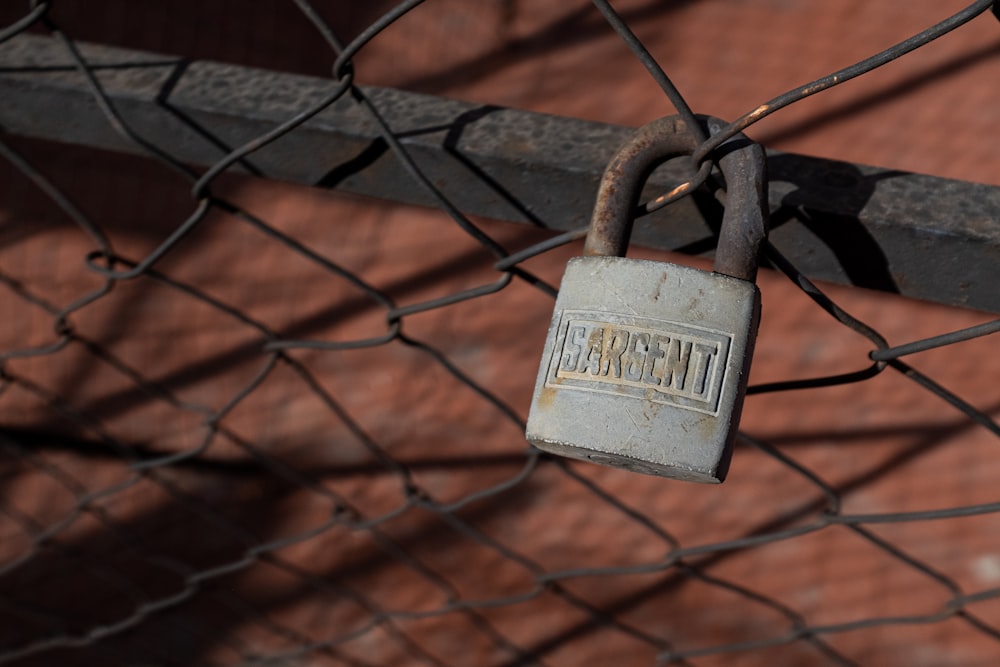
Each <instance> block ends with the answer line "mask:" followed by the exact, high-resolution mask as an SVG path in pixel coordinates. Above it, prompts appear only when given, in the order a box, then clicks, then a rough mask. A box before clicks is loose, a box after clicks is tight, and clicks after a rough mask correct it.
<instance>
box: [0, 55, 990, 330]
mask: <svg viewBox="0 0 1000 667" xmlns="http://www.w3.org/2000/svg"><path fill="white" fill-rule="evenodd" d="M82 51H83V53H84V55H85V57H86V58H87V59H88V62H90V63H92V64H93V65H94V66H96V67H98V68H99V69H98V71H97V75H98V78H99V80H100V81H101V83H102V85H103V86H104V88H105V90H106V91H107V93H108V95H109V96H110V98H111V99H112V101H113V102H114V104H115V106H116V108H117V109H118V110H119V111H120V112H121V114H122V116H123V117H124V118H125V119H126V120H127V121H128V122H129V123H130V124H131V125H132V126H133V127H134V128H135V130H136V131H137V132H139V133H140V134H141V135H142V136H143V137H144V138H146V139H148V140H149V141H150V142H152V143H154V144H157V145H160V146H163V147H164V148H166V149H168V150H169V152H170V153H171V154H172V155H175V156H176V157H178V158H179V159H181V160H183V161H185V162H188V163H191V164H197V165H206V164H211V163H214V162H216V161H217V160H219V159H220V158H221V157H222V156H223V155H224V154H225V153H226V152H227V150H228V149H230V148H233V147H236V146H239V145H241V144H243V143H245V142H247V141H249V140H251V139H253V138H255V137H257V136H259V135H261V134H263V133H264V132H266V131H268V130H271V129H273V128H274V127H275V126H276V125H277V124H278V123H280V122H281V121H284V120H287V119H288V118H290V117H292V116H294V115H295V114H297V113H299V112H301V111H302V110H303V109H306V108H307V107H309V106H310V105H312V104H315V103H316V102H317V101H318V100H320V99H322V98H323V96H324V95H326V94H328V93H329V91H330V90H331V89H332V88H333V86H334V85H335V82H332V81H329V80H325V79H318V78H314V77H305V76H298V75H291V74H285V73H280V72H270V71H263V70H255V69H250V68H245V67H237V66H232V65H224V64H219V63H211V62H188V61H185V60H183V59H180V58H177V57H173V56H161V55H156V54H150V53H144V52H135V51H127V50H122V49H112V48H107V47H100V46H89V45H82ZM365 91H366V94H368V95H369V96H370V98H371V99H372V101H373V102H374V103H375V105H376V106H377V107H378V108H379V109H380V111H381V112H382V114H383V115H384V117H385V118H386V120H387V121H388V123H389V125H390V126H391V127H392V128H393V130H394V131H395V132H397V133H399V134H400V135H401V136H402V137H403V143H404V145H405V146H406V147H407V149H408V150H409V151H410V152H411V153H412V155H413V157H414V159H415V160H416V161H417V164H418V165H419V166H420V168H421V169H422V170H424V171H425V173H427V174H428V176H429V177H430V179H431V181H432V182H433V183H435V184H436V185H437V186H438V187H439V188H440V189H441V190H442V191H443V192H444V193H445V194H446V195H447V196H448V198H449V199H450V200H451V201H452V202H453V203H454V204H455V205H456V206H457V207H458V208H459V209H460V210H463V211H466V212H468V213H472V214H477V215H482V216H485V217H491V218H496V219H503V220H513V221H520V222H528V223H531V224H535V225H539V226H543V227H548V228H552V229H558V230H568V229H574V228H578V227H582V226H583V225H585V224H586V223H587V220H588V219H589V216H590V211H591V207H592V203H593V201H594V199H593V193H596V191H597V185H598V182H599V179H600V176H601V173H602V171H603V169H604V167H605V165H606V164H607V162H608V160H609V159H610V157H611V156H612V155H613V154H614V152H615V150H616V148H617V147H618V146H619V145H620V144H621V143H622V142H623V141H624V140H625V139H626V138H627V137H628V136H629V134H630V133H631V132H632V130H630V129H629V128H623V127H617V126H610V125H602V124H598V123H590V122H585V121H580V120H575V119H569V118H560V117H556V116H550V115H545V114H537V113H529V112H524V111H517V110H513V109H503V108H497V107H491V106H482V105H475V104H470V103H466V102H458V101H454V100H447V99H442V98H437V97H430V96H425V95H417V94H412V93H405V92H402V91H396V90H385V89H370V88H366V89H365ZM0 126H2V127H3V129H4V130H5V131H7V132H13V133H17V134H23V135H27V136H32V137H39V138H43V139H50V140H55V141H61V142H68V143H77V144H84V145H88V146H95V147H100V148H105V149H111V150H121V151H131V152H137V151H139V148H138V147H137V146H136V145H135V144H134V143H132V142H130V141H128V140H126V139H124V138H123V137H122V136H120V135H119V134H118V133H117V132H116V131H115V130H114V128H113V127H112V126H111V125H110V124H108V122H107V120H106V118H105V117H104V115H103V114H102V113H101V111H100V109H99V107H98V105H97V104H96V103H95V101H94V98H93V96H92V94H91V92H90V90H89V89H88V87H87V85H86V81H85V79H84V77H83V76H82V75H81V74H80V73H78V72H77V71H76V70H75V69H74V67H73V65H72V61H71V59H70V57H69V55H68V54H67V53H66V52H65V50H64V49H63V47H62V46H61V45H59V44H58V43H57V42H56V41H55V40H53V39H52V38H47V37H39V36H34V35H19V36H18V37H15V38H13V39H11V40H9V41H8V42H5V43H3V44H0ZM245 164H246V165H248V166H250V167H251V168H252V169H254V170H256V171H259V172H260V173H262V174H264V175H266V176H269V177H272V178H277V179H282V180H288V181H293V182H298V183H306V184H310V185H316V186H319V187H329V188H338V189H343V190H347V191H351V192H356V193H361V194H367V195H373V196H377V197H380V198H383V199H391V200H396V201H401V202H407V203H416V204H423V205H431V204H432V203H433V202H432V200H431V198H430V197H429V196H428V194H427V193H426V192H425V191H424V190H423V188H422V186H420V185H419V184H417V183H416V182H414V181H413V180H412V179H411V178H410V177H409V176H408V175H407V174H406V172H405V171H404V170H403V169H402V167H401V166H400V164H399V162H398V160H397V159H396V158H395V157H394V156H393V155H392V154H391V151H389V150H388V149H387V148H386V146H385V144H384V142H383V141H382V140H381V139H379V135H378V128H377V127H376V125H375V123H374V122H373V121H372V120H371V119H370V118H369V117H368V116H367V114H366V113H365V112H364V110H363V109H361V108H359V107H358V106H357V105H356V104H355V103H354V102H353V101H352V100H350V99H342V100H340V101H338V102H337V103H335V104H334V105H332V106H331V107H330V108H328V109H326V110H325V111H322V112H320V113H319V114H317V115H316V116H315V117H313V118H311V119H310V120H309V121H307V122H306V123H305V124H304V125H303V126H302V127H300V128H298V129H296V130H295V131H294V132H291V133H289V134H288V135H286V136H283V137H281V138H279V139H277V140H276V141H274V142H273V143H271V144H269V145H267V146H265V147H264V148H262V149H260V150H259V151H257V152H255V153H254V154H253V155H251V156H250V157H249V158H248V159H247V160H246V161H245ZM237 168H241V167H237ZM768 171H769V175H770V179H771V180H770V187H769V198H770V201H771V209H772V212H773V215H772V232H771V240H772V241H773V242H774V243H775V245H777V246H778V247H779V248H780V249H781V250H782V252H784V253H785V254H786V255H787V256H788V257H789V258H790V259H791V260H792V261H793V262H794V263H795V265H796V266H797V267H799V268H800V269H801V270H802V271H803V272H804V273H805V274H806V275H808V276H809V277H811V278H814V279H825V280H831V281H835V282H841V283H847V284H854V285H859V286H862V287H868V288H873V289H879V290H884V291H889V292H896V293H900V294H904V295H906V296H910V297H914V298H919V299H927V300H932V301H939V302H944V303H950V304H957V305H962V306H968V307H974V308H980V309H984V310H991V311H994V312H1000V290H997V289H996V282H997V276H998V275H1000V188H997V187H993V186H988V185H981V184H975V183H967V182H961V181H953V180H947V179H942V178H936V177H931V176H923V175H917V174H910V173H904V172H899V171H892V170H887V169H881V168H877V167H867V166H861V165H854V164H848V163H843V162H835V161H830V160H822V159H817V158H810V157H804V156H799V155H792V154H782V153H775V152H769V154H768ZM689 177H690V174H689V173H688V169H687V168H686V165H681V164H675V163H670V164H668V165H666V166H665V167H664V168H661V169H659V170H657V171H656V172H655V173H654V174H653V176H652V178H651V179H650V181H649V183H648V185H647V188H646V190H645V194H646V195H647V196H653V195H658V194H661V193H663V192H664V191H669V190H670V189H672V188H673V187H674V186H676V185H677V184H678V183H681V182H683V181H685V180H687V179H688V178H689ZM719 216H720V210H719V207H718V205H717V204H716V203H715V202H714V200H712V199H711V198H709V197H705V196H696V197H694V198H685V199H683V200H681V201H679V202H676V203H675V204H671V205H670V206H668V207H666V208H664V209H661V210H660V211H658V212H657V213H654V214H652V215H650V216H648V217H646V218H643V219H642V220H641V221H640V222H639V223H637V224H636V227H635V231H634V234H633V240H634V242H635V243H638V244H642V245H647V246H654V247H658V248H670V249H680V250H681V251H683V252H689V253H695V254H705V253H710V252H711V251H712V249H713V248H714V247H715V231H713V230H717V228H718V220H719Z"/></svg>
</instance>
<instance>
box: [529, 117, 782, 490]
mask: <svg viewBox="0 0 1000 667" xmlns="http://www.w3.org/2000/svg"><path fill="white" fill-rule="evenodd" d="M702 120H703V121H704V122H705V123H706V126H707V128H708V131H709V132H711V133H716V132H718V131H719V130H720V129H721V128H722V127H723V126H724V123H723V122H722V121H720V120H718V119H714V118H704V117H702ZM697 146H698V142H697V140H696V138H695V137H694V135H693V134H692V133H691V132H690V131H689V130H688V128H687V127H686V126H685V124H684V121H683V120H681V119H680V118H679V117H676V116H670V117H666V118H661V119H659V120H656V121H653V122H652V123H649V124H647V125H645V126H643V127H641V128H640V129H639V130H637V131H636V133H635V134H634V135H633V137H632V138H631V139H630V140H629V141H627V142H626V144H625V145H624V146H623V147H622V148H621V149H620V150H619V152H618V154H617V155H616V156H615V157H614V158H613V159H612V161H611V163H610V164H609V165H608V167H607V169H606V170H605V172H604V176H603V177H602V181H601V185H600V189H599V190H598V195H597V203H596V205H595V208H594V213H593V218H592V219H591V223H590V229H589V232H588V234H587V241H586V244H585V246H584V255H585V256H584V257H574V258H573V259H571V260H570V261H569V262H568V264H567V266H566V272H565V274H564V276H563V280H562V285H561V287H560V290H559V295H558V298H557V299H556V307H555V312H554V313H553V316H552V323H551V325H550V327H549V332H548V337H547V339H546V342H545V348H544V351H543V353H542V362H541V366H540V368H539V372H538V379H537V382H536V384H535V393H534V396H533V398H532V403H531V410H530V413H529V416H528V423H527V430H526V437H527V439H528V441H529V442H531V443H532V444H533V445H535V446H536V447H538V448H539V449H542V450H544V451H547V452H551V453H554V454H559V455H562V456H568V457H572V458H576V459H583V460H587V461H593V462H595V463H599V464H603V465H607V466H613V467H616V468H624V469H626V470H632V471H636V472H641V473H646V474H650V475H658V476H661V477H670V478H674V479H682V480H689V481H695V482H708V483H719V482H721V481H723V480H724V479H725V476H726V472H727V471H728V468H729V462H730V458H731V455H732V447H733V440H734V439H735V436H736V430H737V427H738V425H739V419H740V411H741V409H742V405H743V398H744V395H745V393H746V385H747V376H748V374H749V370H750V359H751V356H752V354H753V346H754V341H755V339H756V335H757V324H758V321H759V319H760V292H759V290H758V289H757V286H756V284H755V283H754V281H755V280H756V276H757V261H758V257H757V254H758V251H759V247H760V244H761V242H762V241H763V240H764V239H765V238H766V235H767V218H768V205H767V188H766V174H765V165H766V161H765V155H764V151H763V149H762V148H761V147H760V146H759V145H758V144H755V143H753V142H751V141H750V140H749V139H747V138H746V137H745V136H743V135H737V136H735V137H733V138H732V139H730V140H728V141H727V142H725V143H723V144H722V145H721V146H720V147H719V148H718V149H716V155H719V156H721V157H719V158H718V164H719V167H720V169H721V171H722V175H723V177H724V178H725V192H726V206H725V212H724V214H723V219H722V227H721V230H720V233H719V243H718V247H717V249H716V254H715V264H714V266H713V271H711V272H709V271H702V270H698V269H694V268H689V267H686V266H680V265H676V264H668V263H664V262H657V261H647V260H637V259H627V258H625V257H624V255H625V250H626V248H627V246H628V241H629V237H630V234H631V226H632V219H633V212H634V209H635V208H636V205H637V203H638V197H639V194H640V190H641V188H642V186H643V184H644V183H645V180H646V178H647V177H648V175H649V173H650V172H651V171H652V170H653V169H654V168H655V167H656V166H658V165H659V164H661V163H662V162H664V161H666V160H667V159H670V158H673V157H678V156H681V155H688V154H691V153H693V152H694V150H695V149H696V148H697Z"/></svg>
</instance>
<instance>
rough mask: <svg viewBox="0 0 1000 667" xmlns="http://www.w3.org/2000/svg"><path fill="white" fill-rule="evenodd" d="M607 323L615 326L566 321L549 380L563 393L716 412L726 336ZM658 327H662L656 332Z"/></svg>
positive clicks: (636, 322) (618, 319)
mask: <svg viewBox="0 0 1000 667" xmlns="http://www.w3.org/2000/svg"><path fill="white" fill-rule="evenodd" d="M581 314H583V313H581ZM586 314H587V315H590V313H586ZM568 315H569V314H568ZM605 318H606V319H610V320H612V321H610V322H606V321H598V320H596V319H589V318H588V319H584V318H582V317H580V318H574V317H567V318H566V319H564V320H563V327H564V329H563V334H562V336H561V349H559V350H557V351H556V355H558V356H557V357H556V358H557V359H558V361H554V362H553V365H554V368H553V369H552V372H551V373H550V380H553V381H558V384H559V386H561V387H564V388H570V387H573V388H578V389H588V388H590V389H592V390H594V391H618V392H624V393H626V394H631V395H634V396H637V397H638V396H642V397H645V398H648V399H649V400H653V401H657V402H663V403H672V404H677V405H681V406H682V407H691V408H694V409H707V410H709V411H711V410H713V409H714V407H713V406H712V405H711V404H714V402H715V401H717V399H718V393H719V386H720V384H721V379H722V378H721V375H722V373H723V372H724V370H725V362H726V356H727V355H728V339H729V337H728V336H727V335H725V334H722V333H720V332H714V331H704V332H703V331H699V330H696V329H693V328H692V327H688V326H684V325H671V323H669V322H663V323H660V322H655V321H652V320H644V319H642V318H633V317H627V316H613V315H607V316H605ZM660 324H662V325H663V327H660V326H656V328H653V325H660ZM671 328H672V329H675V330H671ZM601 387H606V389H604V390H602V389H601ZM706 404H708V405H706ZM699 405H704V406H705V407H704V408H698V406H699Z"/></svg>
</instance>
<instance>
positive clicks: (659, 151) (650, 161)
mask: <svg viewBox="0 0 1000 667" xmlns="http://www.w3.org/2000/svg"><path fill="white" fill-rule="evenodd" d="M699 120H700V121H702V122H704V123H705V125H706V127H707V129H708V134H714V133H716V132H718V131H719V130H721V129H722V128H723V127H725V125H726V124H725V122H723V121H721V120H719V119H718V118H710V117H702V118H700V119H699ZM698 144H699V141H698V140H697V138H696V137H695V135H694V134H693V133H692V132H691V131H690V130H689V129H688V128H687V127H686V126H685V123H684V121H683V120H682V119H681V118H680V117H679V116H667V117H665V118H659V119H657V120H654V121H652V122H650V123H647V124H646V125H644V126H642V127H641V128H639V129H638V130H636V131H635V133H634V134H633V135H632V136H631V137H629V139H628V140H627V141H626V142H625V144H624V145H623V146H622V147H621V148H620V149H619V150H618V152H617V153H616V154H615V156H614V157H613V158H612V159H611V162H610V163H609V164H608V166H607V168H606V169H605V170H604V175H603V176H602V178H601V184H600V186H599V187H598V190H597V199H596V203H595V205H594V213H593V216H592V217H591V220H590V228H589V230H588V233H587V241H586V244H585V245H584V254H585V255H615V256H624V255H625V251H626V249H627V247H628V243H629V240H630V238H631V236H632V221H633V215H632V214H633V212H634V211H635V209H636V206H637V205H638V203H639V193H640V192H641V191H642V186H643V185H644V183H645V182H646V179H647V178H648V176H649V174H650V173H651V172H652V171H653V169H654V168H655V167H656V166H657V165H658V164H660V163H662V162H664V161H665V160H668V159H670V158H674V157H680V156H685V155H691V153H693V152H694V151H695V149H697V148H698ZM719 154H720V155H721V157H720V158H719V166H720V167H721V168H722V172H723V175H724V176H725V177H726V191H727V193H728V197H729V199H730V200H732V201H738V202H739V203H740V205H739V206H728V207H726V209H725V212H724V213H723V216H722V226H721V229H720V231H719V244H718V249H717V251H716V254H715V267H714V270H715V271H717V272H719V273H724V274H726V275H729V276H733V277H734V278H741V279H743V280H750V281H753V280H755V279H756V277H757V265H758V256H759V250H760V244H761V243H762V242H763V241H764V239H765V238H766V237H767V218H768V213H769V209H768V204H767V189H766V183H767V176H766V174H767V164H766V161H765V156H764V150H763V148H761V147H760V145H759V144H755V143H751V142H750V141H749V140H748V139H747V138H746V137H745V136H744V135H742V134H740V135H737V136H736V137H733V138H732V139H730V140H729V141H727V142H726V143H724V144H723V145H722V146H720V147H719Z"/></svg>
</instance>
